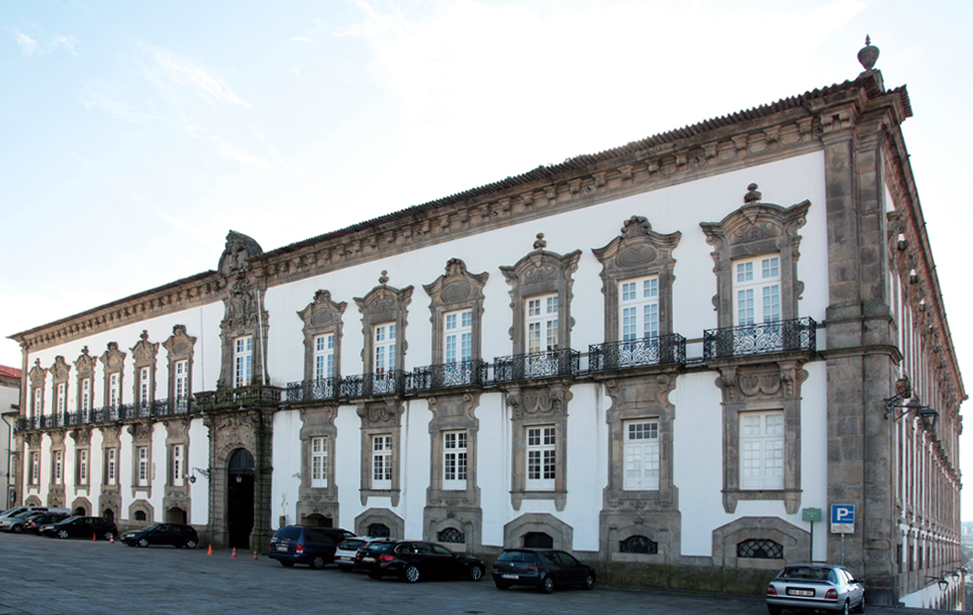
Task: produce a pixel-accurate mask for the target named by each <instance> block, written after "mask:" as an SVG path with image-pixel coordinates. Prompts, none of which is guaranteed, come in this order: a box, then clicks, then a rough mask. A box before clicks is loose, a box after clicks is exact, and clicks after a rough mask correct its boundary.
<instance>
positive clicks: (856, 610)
mask: <svg viewBox="0 0 973 615" xmlns="http://www.w3.org/2000/svg"><path fill="white" fill-rule="evenodd" d="M851 612H852V613H864V612H865V597H864V596H862V599H861V602H859V603H858V606H856V607H855V608H853V609H852V610H851Z"/></svg>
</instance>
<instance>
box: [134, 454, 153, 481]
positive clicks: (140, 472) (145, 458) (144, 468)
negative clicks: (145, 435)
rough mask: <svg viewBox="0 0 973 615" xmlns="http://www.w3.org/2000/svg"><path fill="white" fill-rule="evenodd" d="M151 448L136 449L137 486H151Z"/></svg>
mask: <svg viewBox="0 0 973 615" xmlns="http://www.w3.org/2000/svg"><path fill="white" fill-rule="evenodd" d="M149 478H150V476H149V447H147V446H136V447H135V484H136V485H137V486H139V487H146V486H148V484H149Z"/></svg>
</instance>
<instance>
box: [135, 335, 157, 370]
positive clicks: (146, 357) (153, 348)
mask: <svg viewBox="0 0 973 615" xmlns="http://www.w3.org/2000/svg"><path fill="white" fill-rule="evenodd" d="M158 352H159V344H158V342H156V343H154V344H153V343H152V342H150V341H149V332H148V331H146V330H143V331H142V334H141V335H139V341H138V343H137V344H135V346H134V347H132V358H133V359H134V360H135V364H136V365H141V364H144V363H151V362H152V361H154V360H155V357H156V354H158Z"/></svg>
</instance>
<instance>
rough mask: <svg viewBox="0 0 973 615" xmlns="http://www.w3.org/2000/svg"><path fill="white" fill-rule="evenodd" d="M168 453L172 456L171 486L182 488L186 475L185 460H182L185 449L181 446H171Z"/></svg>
mask: <svg viewBox="0 0 973 615" xmlns="http://www.w3.org/2000/svg"><path fill="white" fill-rule="evenodd" d="M170 452H171V455H172V486H173V487H182V486H183V484H184V482H183V481H184V479H185V474H186V468H185V460H184V459H183V457H184V453H185V449H184V448H183V445H182V444H173V445H172V447H171V448H170Z"/></svg>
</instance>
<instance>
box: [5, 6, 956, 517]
mask: <svg viewBox="0 0 973 615" xmlns="http://www.w3.org/2000/svg"><path fill="white" fill-rule="evenodd" d="M971 26H973V2H968V1H965V0H956V1H953V2H946V1H941V0H926V1H924V2H922V3H918V2H914V1H911V0H802V1H800V2H781V1H780V0H769V1H759V0H755V1H747V0H738V1H729V0H686V1H680V2H673V1H669V0H667V1H656V0H644V1H616V0H597V1H578V0H523V1H496V2H493V1H476V0H456V1H451V2H447V1H440V0H398V1H396V0H282V1H280V2H272V3H271V2H260V1H246V0H232V1H221V0H207V1H206V2H198V1H193V2H188V1H180V0H173V1H171V2H157V3H149V2H121V1H117V2H114V1H98V0H60V1H57V0H47V1H44V0H38V1H34V2H26V1H14V0H7V1H6V2H2V3H0V334H2V335H0V365H9V366H13V367H21V353H20V349H19V347H18V345H17V344H16V343H15V342H13V341H11V340H8V339H6V336H8V335H12V334H15V333H18V332H21V331H24V330H27V329H30V328H33V327H36V326H39V325H43V324H45V323H47V322H50V321H53V320H56V319H59V318H63V317H65V316H68V315H71V314H75V313H78V312H81V311H84V310H86V309H89V308H92V307H96V306H98V305H102V304H104V303H107V302H109V301H112V300H115V299H119V298H122V297H125V296H128V295H131V294H134V293H136V292H139V291H143V290H146V289H149V288H154V287H156V286H160V285H163V284H166V283H168V282H171V281H173V280H176V279H180V278H183V277H187V276H190V275H194V274H196V273H200V272H202V271H206V270H209V269H215V268H216V266H217V261H218V259H219V256H220V253H221V252H222V250H223V245H224V241H225V237H226V233H227V231H228V230H229V229H231V228H232V229H233V230H236V231H239V232H242V233H245V234H247V235H250V236H251V237H253V238H254V239H256V240H257V242H258V243H260V245H261V246H262V247H263V249H264V250H271V249H274V248H277V247H280V246H283V245H287V244H289V243H293V242H296V241H300V240H303V239H307V238H309V237H312V236H315V235H319V234H322V233H325V232H328V231H331V230H335V229H339V228H342V227H345V226H348V225H350V224H354V223H356V222H361V221H363V220H368V219H371V218H374V217H377V216H380V215H383V214H386V213H389V212H392V211H397V210H400V209H404V208H406V207H409V206H412V205H417V204H420V203H424V202H427V201H430V200H434V199H437V198H440V197H444V196H447V195H450V194H454V193H457V192H462V191H464V190H467V189H470V188H473V187H477V186H481V185H484V184H488V183H491V182H494V181H497V180H500V179H502V178H504V177H508V176H513V175H519V174H521V173H525V172H527V171H529V170H530V169H533V168H535V167H537V166H539V165H542V164H544V165H550V164H556V163H559V162H561V161H563V160H565V159H567V158H571V157H574V156H578V155H582V154H590V153H595V152H598V151H602V150H605V149H609V148H612V147H617V146H620V145H623V144H625V143H628V142H630V141H635V140H638V139H642V138H645V137H648V136H651V135H653V134H657V133H660V132H665V131H668V130H672V129H676V128H679V127H682V126H685V125H688V124H694V123H696V122H699V121H702V120H704V119H708V118H713V117H718V116H722V115H726V114H729V113H733V112H736V111H739V110H742V109H747V108H751V107H754V106H759V105H762V104H767V103H770V102H773V101H776V100H779V99H781V98H787V97H790V96H795V95H798V94H801V93H803V92H805V91H808V90H812V89H814V88H819V87H824V86H828V85H831V84H834V83H840V82H842V81H844V80H846V79H853V78H855V77H856V76H857V75H858V73H859V72H860V71H861V70H862V68H861V66H860V65H859V64H858V61H857V59H856V54H857V53H858V50H859V49H860V48H861V47H862V46H863V44H864V39H865V35H866V34H868V35H870V36H871V39H872V42H873V44H875V45H876V46H877V47H879V49H880V50H881V56H880V57H879V60H878V63H877V65H876V68H879V69H881V70H882V73H883V76H884V79H885V85H886V87H888V88H893V87H897V86H899V85H907V86H908V89H909V94H910V97H911V102H912V107H913V111H914V113H915V117H912V118H910V119H908V120H907V121H906V122H905V123H904V125H903V129H902V130H903V132H904V134H905V139H906V144H907V147H908V149H909V153H910V155H911V164H912V167H913V171H914V174H915V178H916V184H917V187H918V191H919V195H920V199H921V203H922V207H923V212H924V215H925V220H926V224H927V232H928V234H929V236H930V240H931V242H932V246H933V253H934V257H935V259H936V263H937V272H938V275H939V280H940V284H941V287H942V291H943V298H944V301H945V305H946V309H947V313H948V315H949V317H950V318H949V323H950V328H951V331H952V334H953V342H954V344H955V346H956V348H957V353H958V356H959V361H960V368H961V370H962V372H963V373H964V374H966V375H967V376H968V378H970V380H969V381H968V382H967V383H966V387H967V390H971V391H973V363H971V361H973V322H971V319H964V318H963V312H962V311H961V310H962V309H963V306H964V305H969V300H970V299H971V298H973V297H971V295H973V287H971V286H970V285H967V284H964V282H963V280H964V279H965V277H966V276H965V274H966V271H965V270H966V269H967V268H968V265H967V260H968V251H967V250H965V247H966V245H967V244H968V243H969V241H970V239H969V228H970V227H969V226H968V223H969V222H970V221H971V219H973V215H971V213H970V212H969V209H968V208H969V204H968V203H966V201H967V198H965V197H966V194H965V190H964V189H965V187H966V185H965V184H966V183H967V178H968V177H969V176H970V172H969V169H971V168H973V154H971V153H970V150H969V148H968V147H966V145H967V144H969V143H973V123H971V121H970V119H971V117H973V114H971V112H973V102H971V101H973V91H971V84H970V78H969V75H970V74H971V71H970V61H971V60H973V37H970V36H968V32H969V30H970V27H971ZM964 66H965V67H966V68H963V67H964ZM963 75H967V77H963ZM964 440H965V443H964V444H965V449H966V451H967V454H966V456H965V458H964V463H963V467H964V469H965V468H968V469H967V470H966V471H964V474H966V475H967V476H973V428H970V429H968V430H967V435H966V436H964ZM963 518H964V520H973V489H966V490H965V492H964V506H963Z"/></svg>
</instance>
